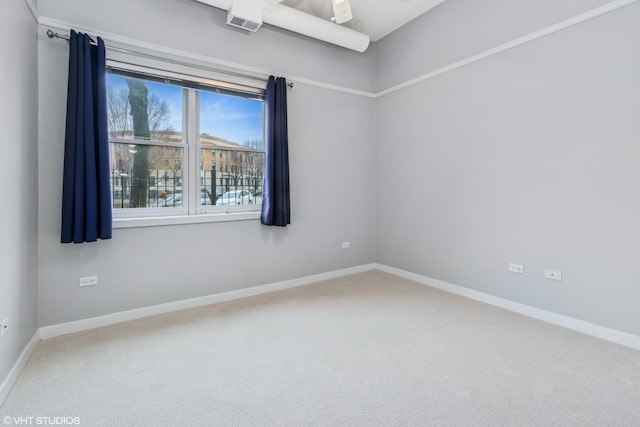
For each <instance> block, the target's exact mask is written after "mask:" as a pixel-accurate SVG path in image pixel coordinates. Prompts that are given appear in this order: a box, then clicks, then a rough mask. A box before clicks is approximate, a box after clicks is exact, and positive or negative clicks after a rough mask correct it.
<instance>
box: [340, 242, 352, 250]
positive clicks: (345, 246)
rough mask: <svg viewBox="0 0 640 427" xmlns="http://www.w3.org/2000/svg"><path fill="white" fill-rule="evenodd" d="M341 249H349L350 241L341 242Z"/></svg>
mask: <svg viewBox="0 0 640 427" xmlns="http://www.w3.org/2000/svg"><path fill="white" fill-rule="evenodd" d="M342 249H351V242H342Z"/></svg>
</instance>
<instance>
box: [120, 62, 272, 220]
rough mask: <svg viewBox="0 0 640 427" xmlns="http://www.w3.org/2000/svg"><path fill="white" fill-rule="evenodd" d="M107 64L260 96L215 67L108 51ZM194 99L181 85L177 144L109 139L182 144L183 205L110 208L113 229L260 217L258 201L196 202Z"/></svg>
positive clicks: (252, 83)
mask: <svg viewBox="0 0 640 427" xmlns="http://www.w3.org/2000/svg"><path fill="white" fill-rule="evenodd" d="M107 67H113V68H117V69H123V70H127V71H130V72H134V73H138V74H141V77H143V76H144V75H147V76H151V77H155V78H156V79H157V78H158V77H166V78H171V79H181V80H187V79H186V78H185V77H186V76H188V77H189V79H188V80H189V81H190V82H193V83H200V84H203V85H207V86H218V87H223V88H227V89H230V90H234V89H235V90H239V89H240V90H243V91H244V90H246V89H247V88H251V89H253V90H254V91H255V94H256V95H259V96H263V95H264V86H263V87H259V86H258V85H257V84H256V81H255V80H253V79H248V78H243V77H238V76H235V75H232V74H228V75H227V74H224V73H221V72H218V71H212V70H206V69H205V68H202V67H194V68H191V67H188V66H185V65H182V63H174V62H171V60H168V62H164V61H158V60H156V59H149V58H145V57H134V58H132V54H131V53H126V52H111V54H109V55H108V57H107ZM116 74H117V73H116ZM150 80H151V81H152V80H153V79H152V78H151V79H150ZM265 86H266V84H265ZM198 101H199V100H198V89H193V88H186V87H184V88H183V103H182V108H183V111H182V117H183V128H182V129H183V132H182V133H183V135H182V143H181V144H176V143H168V142H164V141H154V140H149V141H147V140H144V141H139V140H138V141H136V140H131V139H118V138H110V142H117V143H126V144H132V143H135V144H140V145H142V144H144V145H151V146H170V147H175V148H182V150H183V160H182V177H183V182H182V191H183V194H186V196H187V197H186V200H187V203H183V206H180V207H161V208H160V207H157V208H153V207H150V208H127V209H113V214H114V220H113V227H114V228H130V227H146V226H161V225H178V224H191V223H206V222H219V221H237V220H256V219H259V218H260V213H261V208H262V205H261V204H253V205H239V206H215V205H201V203H200V191H201V190H200V189H201V182H200V181H201V177H200V168H199V167H198V165H200V163H201V149H202V148H206V147H202V146H201V145H200V142H199V135H200V130H199V114H198V112H199V102H198ZM263 109H264V106H263ZM263 111H264V110H263ZM263 117H264V115H263ZM263 132H264V127H263ZM263 138H264V134H263ZM216 151H220V153H222V151H223V150H220V149H216ZM248 151H249V150H248ZM227 156H228V153H227ZM214 197H215V195H214Z"/></svg>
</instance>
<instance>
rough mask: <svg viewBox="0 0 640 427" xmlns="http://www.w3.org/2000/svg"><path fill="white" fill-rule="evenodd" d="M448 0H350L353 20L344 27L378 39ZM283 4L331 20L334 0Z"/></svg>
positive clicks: (286, 1) (293, 0)
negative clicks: (332, 1)
mask: <svg viewBox="0 0 640 427" xmlns="http://www.w3.org/2000/svg"><path fill="white" fill-rule="evenodd" d="M443 1H444V0H350V4H351V12H352V13H353V19H352V20H351V21H350V22H347V23H345V24H342V26H344V27H348V28H352V29H354V30H356V31H360V32H362V33H365V34H367V35H368V36H369V37H370V38H371V40H372V41H378V40H380V39H381V38H382V37H384V36H386V35H387V34H389V33H391V32H392V31H394V30H397V29H398V28H400V27H402V26H403V25H404V24H406V23H407V22H409V21H411V20H413V19H414V18H417V17H418V16H420V15H422V14H423V13H425V12H426V11H428V10H429V9H432V8H434V7H435V6H437V5H439V4H440V3H442V2H443ZM280 3H281V4H283V5H285V6H289V7H293V8H294V9H298V10H300V11H302V12H305V13H309V14H311V15H314V16H317V17H320V18H323V19H326V20H330V19H331V17H332V16H333V7H332V4H331V0H282V1H281V2H280Z"/></svg>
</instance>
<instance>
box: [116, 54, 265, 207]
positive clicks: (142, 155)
mask: <svg viewBox="0 0 640 427" xmlns="http://www.w3.org/2000/svg"><path fill="white" fill-rule="evenodd" d="M140 69H143V68H142V67H135V71H132V70H126V69H120V68H115V67H110V68H109V73H108V74H107V97H108V121H109V139H110V144H109V145H110V157H111V177H112V179H111V191H112V199H113V211H114V218H116V219H117V218H127V217H137V218H155V217H161V216H176V215H180V216H182V215H187V216H189V215H201V214H215V213H234V212H249V211H256V212H258V211H259V210H260V204H261V202H262V199H261V194H262V178H263V171H264V142H263V127H264V125H263V124H264V107H263V102H262V98H263V95H264V90H262V89H258V88H247V87H245V86H241V87H240V88H239V89H236V87H237V86H238V85H234V84H229V85H221V86H217V85H215V84H212V82H210V81H207V80H205V79H198V78H195V79H194V81H187V80H184V79H182V78H181V79H180V80H178V79H174V78H172V76H171V73H170V72H167V74H168V76H167V77H165V76H157V69H155V68H154V69H153V73H152V72H149V73H148V74H147V73H145V72H141V71H140ZM143 70H144V69H143ZM216 83H220V82H216ZM230 153H231V154H230ZM217 158H220V159H221V160H220V168H218V169H216V161H215V160H216V159H217ZM223 158H224V159H225V160H224V162H225V163H224V169H223V166H222V162H223V160H222V159H223ZM207 165H211V168H208V167H207ZM229 165H231V168H230V167H229ZM236 194H237V195H240V194H242V196H238V197H235V195H236ZM225 195H227V196H228V197H223V196H225ZM232 196H233V201H231V198H232Z"/></svg>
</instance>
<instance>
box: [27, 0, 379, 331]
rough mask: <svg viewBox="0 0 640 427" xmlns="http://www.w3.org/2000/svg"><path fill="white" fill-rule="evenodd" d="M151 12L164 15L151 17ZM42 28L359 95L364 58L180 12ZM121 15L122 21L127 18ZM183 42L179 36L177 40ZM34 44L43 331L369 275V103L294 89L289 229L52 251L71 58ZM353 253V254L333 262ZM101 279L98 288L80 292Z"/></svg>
mask: <svg viewBox="0 0 640 427" xmlns="http://www.w3.org/2000/svg"><path fill="white" fill-rule="evenodd" d="M158 3H162V4H158ZM40 12H41V14H42V15H43V16H45V17H48V18H54V19H58V20H61V21H65V22H68V23H70V24H72V25H76V26H79V27H87V28H92V29H96V30H99V31H103V32H107V33H111V34H115V35H117V36H125V37H131V38H135V39H138V40H141V41H146V42H149V43H154V44H158V45H164V46H168V47H173V48H176V49H181V50H184V51H189V52H193V53H198V54H203V55H208V56H211V57H213V58H217V59H222V60H227V61H234V62H237V63H241V64H244V65H248V66H253V67H261V68H264V69H268V70H274V71H275V72H278V73H280V74H283V75H287V74H292V75H296V76H301V77H305V78H310V79H317V80H321V81H323V82H328V83H332V84H338V85H342V86H345V87H351V88H355V89H361V90H372V89H373V87H374V83H375V82H374V73H375V52H374V51H373V50H372V51H371V52H369V53H367V54H365V55H360V54H357V53H351V52H349V51H346V50H344V49H341V48H337V47H332V46H330V45H327V44H324V43H320V42H317V41H312V40H309V39H306V38H300V37H291V35H290V34H287V33H285V32H283V31H280V30H276V29H274V28H271V27H265V28H263V29H261V30H260V31H259V32H258V33H252V34H248V33H246V32H243V31H241V30H238V31H235V30H230V29H229V28H228V27H227V26H224V24H222V22H224V18H225V14H224V13H223V12H217V11H216V10H214V9H212V8H209V7H206V6H204V5H201V4H198V3H196V2H191V1H177V0H163V1H161V2H158V1H155V0H141V1H136V2H133V3H132V2H129V1H126V0H118V1H111V2H104V1H98V0H87V1H83V2H71V1H69V0H50V1H47V2H42V3H41V10H40ZM125 12H126V13H125ZM185 29H188V30H185ZM44 30H45V29H44V28H41V29H40V33H41V35H40V39H39V61H40V63H39V79H40V109H41V111H42V112H43V114H42V117H41V120H40V148H39V153H38V155H39V159H40V169H39V170H40V179H39V188H40V192H39V194H40V197H39V201H40V206H41V209H40V212H39V273H40V279H39V304H40V307H39V312H40V325H41V326H47V325H52V324H58V323H62V322H68V321H74V320H79V319H84V318H90V317H95V316H100V315H105V314H110V313H114V312H118V311H123V310H128V309H134V308H138V307H145V306H150V305H154V304H159V303H165V302H171V301H176V300H181V299H186V298H192V297H198V296H203V295H210V294H214V293H218V292H224V291H229V290H235V289H240V288H244V287H249V286H256V285H262V284H268V283H273V282H277V281H281V280H287V279H292V278H299V277H304V276H308V275H313V274H318V273H324V272H327V271H333V270H338V269H342V268H347V267H352V266H357V265H362V264H367V263H372V262H374V261H375V259H374V255H375V249H374V248H375V237H374V236H375V223H374V221H375V217H374V216H373V215H372V214H371V212H372V209H373V208H374V205H373V197H372V194H373V193H374V183H375V182H374V177H375V174H374V168H375V152H374V150H373V149H374V143H373V140H374V137H375V134H374V131H373V129H372V126H371V123H372V122H373V119H374V107H375V105H374V100H373V99H371V98H366V97H361V96H355V95H350V94H345V93H343V92H337V91H333V90H328V89H322V88H319V87H315V86H310V85H305V84H301V83H296V86H295V88H294V89H293V90H292V91H290V92H289V98H288V102H289V146H290V162H291V188H292V224H291V226H289V227H286V228H284V229H281V228H269V227H264V226H261V225H260V224H259V221H257V220H253V221H241V222H225V223H209V224H190V225H180V226H166V227H148V228H134V229H116V230H114V235H113V239H112V240H109V241H101V242H97V243H90V244H82V245H62V244H60V243H58V242H59V239H60V237H59V233H60V231H59V230H60V199H61V184H60V183H61V179H62V153H63V145H64V124H65V120H64V115H65V112H64V106H65V102H66V101H65V100H66V83H65V82H66V75H67V60H68V59H67V58H68V53H67V52H68V46H67V44H66V43H65V42H63V41H60V40H49V39H47V38H46V37H45V36H43V35H42V33H43V31H44ZM343 241H350V242H351V249H350V250H343V249H341V242H343ZM85 275H98V278H99V284H98V286H96V287H92V288H83V289H80V288H79V287H78V278H79V277H80V276H85Z"/></svg>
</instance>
